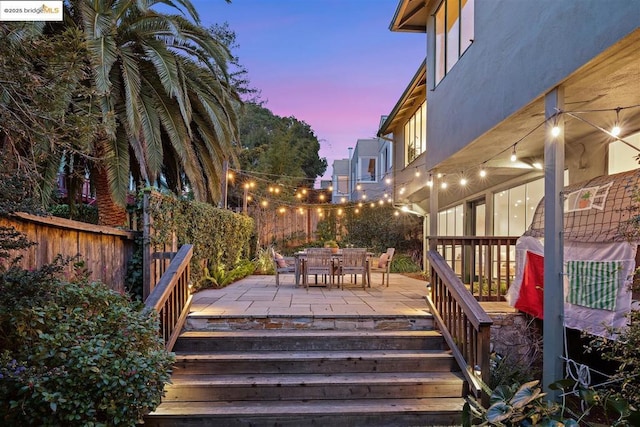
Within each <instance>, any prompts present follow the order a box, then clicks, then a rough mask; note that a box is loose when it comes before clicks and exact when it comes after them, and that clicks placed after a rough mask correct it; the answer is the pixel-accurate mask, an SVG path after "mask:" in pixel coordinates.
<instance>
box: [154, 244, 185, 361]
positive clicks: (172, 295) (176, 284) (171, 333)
mask: <svg viewBox="0 0 640 427" xmlns="http://www.w3.org/2000/svg"><path fill="white" fill-rule="evenodd" d="M192 256H193V246H192V245H182V247H181V248H180V250H178V253H177V254H176V255H175V256H174V257H173V259H172V260H171V263H170V264H169V267H168V268H167V270H166V271H165V272H164V274H163V275H162V277H161V278H160V280H159V281H158V283H157V285H156V286H155V287H154V288H153V291H151V294H150V295H149V297H148V298H147V299H146V300H145V306H146V307H147V308H148V309H154V310H156V311H157V312H158V316H159V318H160V333H161V335H162V337H163V339H164V342H165V346H166V348H167V350H168V351H171V349H172V348H173V345H174V344H175V342H176V340H177V339H178V335H179V334H180V331H181V329H182V326H183V325H184V322H185V320H186V319H187V315H188V314H189V308H190V306H191V298H192V295H191V290H190V289H189V281H190V277H191V268H190V263H191V257H192Z"/></svg>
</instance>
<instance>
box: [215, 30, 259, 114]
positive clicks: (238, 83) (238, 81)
mask: <svg viewBox="0 0 640 427" xmlns="http://www.w3.org/2000/svg"><path fill="white" fill-rule="evenodd" d="M209 32H210V33H211V35H212V36H213V37H214V38H215V39H216V40H218V41H219V42H220V43H222V44H223V45H225V46H226V47H227V49H228V50H229V52H230V54H231V56H230V58H229V64H228V65H229V70H228V74H229V80H230V81H231V85H232V86H233V87H234V88H235V90H236V91H237V92H238V93H239V94H240V97H241V98H242V100H243V101H245V102H252V103H254V104H260V103H261V101H260V90H259V89H257V88H255V87H252V86H251V81H250V80H249V72H248V71H247V69H246V68H245V67H244V65H242V64H241V63H240V58H239V57H238V56H236V55H234V54H233V52H234V51H235V50H236V49H238V48H239V47H240V45H239V44H238V42H237V41H236V33H235V31H233V30H232V29H231V28H229V23H228V22H225V23H223V24H214V25H212V26H210V27H209Z"/></svg>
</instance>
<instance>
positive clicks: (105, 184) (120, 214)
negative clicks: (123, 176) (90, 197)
mask: <svg viewBox="0 0 640 427" xmlns="http://www.w3.org/2000/svg"><path fill="white" fill-rule="evenodd" d="M93 175H94V177H95V178H94V179H95V186H96V205H97V206H98V224H99V225H108V226H111V227H128V225H127V211H126V210H125V208H124V207H123V206H120V205H118V204H117V203H115V202H114V201H113V198H112V197H111V191H110V190H109V180H108V179H107V171H106V170H105V169H104V167H102V166H97V167H96V168H95V169H94V174H93Z"/></svg>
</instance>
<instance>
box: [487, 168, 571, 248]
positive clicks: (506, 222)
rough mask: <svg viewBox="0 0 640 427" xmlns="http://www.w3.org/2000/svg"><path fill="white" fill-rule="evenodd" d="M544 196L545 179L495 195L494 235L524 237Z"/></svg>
mask: <svg viewBox="0 0 640 427" xmlns="http://www.w3.org/2000/svg"><path fill="white" fill-rule="evenodd" d="M565 179H566V177H565ZM543 196H544V178H540V179H537V180H535V181H532V182H529V183H527V184H523V185H519V186H517V187H513V188H510V189H508V190H504V191H501V192H499V193H496V194H494V195H493V212H494V220H493V234H494V235H496V236H520V235H522V234H523V233H524V232H525V231H526V230H527V228H528V227H529V225H531V221H532V220H533V214H534V213H535V211H536V207H537V206H538V203H539V202H540V200H542V197H543Z"/></svg>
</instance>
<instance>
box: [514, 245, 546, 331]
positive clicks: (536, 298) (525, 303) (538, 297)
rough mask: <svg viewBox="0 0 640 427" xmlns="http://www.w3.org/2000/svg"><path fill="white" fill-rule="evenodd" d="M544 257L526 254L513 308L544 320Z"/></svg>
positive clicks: (530, 253)
mask: <svg viewBox="0 0 640 427" xmlns="http://www.w3.org/2000/svg"><path fill="white" fill-rule="evenodd" d="M543 288H544V257H543V256H542V255H538V254H534V253H532V252H527V257H526V261H525V263H524V272H523V274H522V286H521V287H520V295H518V300H517V301H516V304H515V306H514V307H515V308H517V309H518V310H520V311H524V312H525V313H527V314H530V315H532V316H535V317H537V318H538V319H543V318H544V308H543V302H544V294H543Z"/></svg>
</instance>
